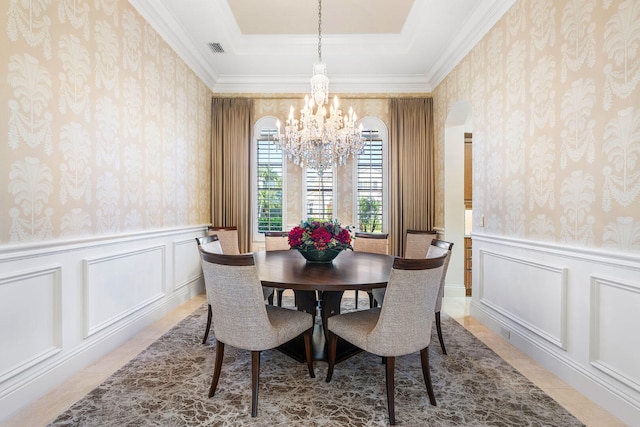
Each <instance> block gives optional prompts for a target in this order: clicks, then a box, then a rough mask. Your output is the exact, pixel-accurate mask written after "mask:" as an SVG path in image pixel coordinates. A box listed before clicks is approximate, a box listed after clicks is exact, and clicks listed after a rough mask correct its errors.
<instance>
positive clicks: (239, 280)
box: [200, 248, 277, 351]
mask: <svg viewBox="0 0 640 427" xmlns="http://www.w3.org/2000/svg"><path fill="white" fill-rule="evenodd" d="M200 257H201V258H202V271H203V272H204V283H205V286H206V288H207V295H209V294H211V314H212V317H211V321H212V324H213V333H214V335H215V336H216V339H218V340H220V341H222V342H223V343H225V344H228V345H231V346H233V347H237V348H241V349H245V350H251V351H262V350H265V349H268V348H273V347H274V346H275V345H273V343H274V342H277V341H276V340H277V332H276V330H275V328H274V327H273V326H272V325H271V322H269V318H268V316H267V309H266V306H265V304H264V295H263V292H262V285H261V283H260V279H259V278H258V270H257V268H256V266H255V262H254V259H253V254H252V253H248V254H241V255H221V254H212V253H209V252H206V251H204V250H202V248H200ZM276 345H277V344H276Z"/></svg>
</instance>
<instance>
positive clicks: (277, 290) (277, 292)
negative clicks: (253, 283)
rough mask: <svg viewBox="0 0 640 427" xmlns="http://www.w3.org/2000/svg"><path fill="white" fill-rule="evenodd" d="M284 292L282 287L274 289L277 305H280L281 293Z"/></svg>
mask: <svg viewBox="0 0 640 427" xmlns="http://www.w3.org/2000/svg"><path fill="white" fill-rule="evenodd" d="M283 293H284V289H281V288H280V289H276V296H277V298H278V307H282V294H283Z"/></svg>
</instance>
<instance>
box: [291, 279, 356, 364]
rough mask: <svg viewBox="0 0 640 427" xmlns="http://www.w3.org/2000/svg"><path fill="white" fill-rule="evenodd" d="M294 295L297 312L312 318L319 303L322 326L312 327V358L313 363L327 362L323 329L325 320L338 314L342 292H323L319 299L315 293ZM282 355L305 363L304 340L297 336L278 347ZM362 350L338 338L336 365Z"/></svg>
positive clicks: (300, 292)
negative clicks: (308, 314)
mask: <svg viewBox="0 0 640 427" xmlns="http://www.w3.org/2000/svg"><path fill="white" fill-rule="evenodd" d="M294 292H295V294H296V304H297V306H298V310H299V311H304V312H305V313H311V314H312V315H313V316H314V318H315V316H316V307H317V306H318V302H319V303H320V304H319V306H320V315H321V317H322V325H318V324H316V325H314V327H313V339H312V341H311V343H312V347H313V348H312V357H313V360H314V361H318V360H319V361H323V362H328V361H329V355H328V347H327V340H326V336H325V332H324V331H325V329H326V327H327V319H328V318H329V317H331V316H335V315H337V314H340V302H341V300H342V294H343V293H344V291H325V292H322V293H321V296H320V299H316V293H315V291H294ZM278 350H280V351H281V352H282V353H284V354H286V355H287V356H289V357H291V358H293V359H295V360H297V361H299V362H301V363H305V362H306V360H305V356H304V339H303V338H302V336H298V337H296V338H294V339H292V340H291V341H289V342H287V343H285V344H283V345H281V346H280V347H278ZM361 351H362V349H360V348H358V347H356V346H354V345H353V344H351V343H349V342H347V341H345V340H343V339H342V338H339V337H338V345H337V350H336V363H338V362H342V361H343V360H346V359H348V358H350V357H351V356H354V355H356V354H358V353H360V352H361Z"/></svg>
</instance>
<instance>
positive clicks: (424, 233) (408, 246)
mask: <svg viewBox="0 0 640 427" xmlns="http://www.w3.org/2000/svg"><path fill="white" fill-rule="evenodd" d="M436 236H437V234H436V232H435V231H428V230H407V233H406V235H405V240H404V243H405V244H404V258H415V259H423V258H426V256H427V251H428V250H429V245H431V241H432V240H433V239H435V238H436ZM384 292H385V291H384V288H377V289H373V290H372V291H371V295H372V296H373V299H374V301H375V302H374V304H377V305H382V301H383V300H384Z"/></svg>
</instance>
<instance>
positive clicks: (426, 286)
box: [326, 255, 446, 425]
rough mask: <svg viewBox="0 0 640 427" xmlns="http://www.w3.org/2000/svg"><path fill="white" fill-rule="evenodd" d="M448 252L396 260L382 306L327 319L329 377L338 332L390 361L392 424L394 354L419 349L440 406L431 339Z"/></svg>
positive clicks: (391, 410)
mask: <svg viewBox="0 0 640 427" xmlns="http://www.w3.org/2000/svg"><path fill="white" fill-rule="evenodd" d="M445 258H446V257H445V256H444V255H443V256H441V257H439V258H425V259H407V258H396V259H395V260H394V262H393V269H392V270H391V274H390V276H389V282H388V284H387V292H386V298H385V302H384V304H383V305H382V307H377V308H371V309H369V310H362V311H353V312H350V313H345V314H339V315H337V316H333V317H329V318H328V319H327V340H328V343H329V368H328V370H327V379H326V381H327V382H329V381H331V377H332V375H333V370H334V367H335V362H336V347H337V341H338V336H340V337H341V338H343V339H345V340H346V341H348V342H350V343H351V344H353V345H355V346H357V347H359V348H361V349H363V350H364V351H367V352H369V353H373V354H376V355H378V356H382V357H383V358H384V359H385V361H386V369H385V371H386V389H387V405H388V410H389V423H390V424H391V425H394V424H395V422H396V420H395V398H394V372H395V358H396V357H397V356H403V355H406V354H411V353H414V352H416V351H420V356H421V362H422V375H423V377H424V382H425V385H426V386H427V393H428V395H429V401H430V402H431V404H432V405H434V406H435V405H436V398H435V395H434V393H433V386H432V384H431V373H430V369H429V343H430V342H431V324H432V322H433V314H432V313H433V310H434V309H435V305H436V299H437V298H438V290H439V288H440V280H441V278H442V273H443V268H444V262H445Z"/></svg>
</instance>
